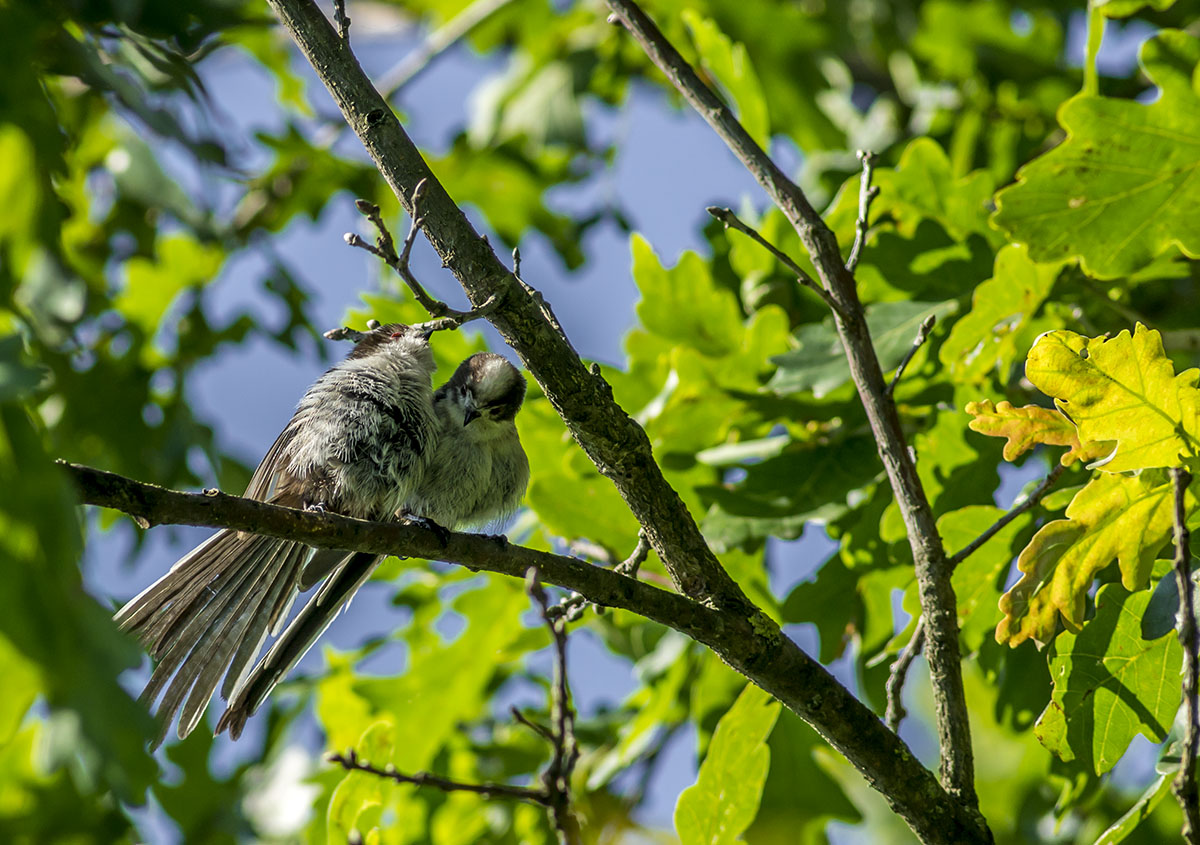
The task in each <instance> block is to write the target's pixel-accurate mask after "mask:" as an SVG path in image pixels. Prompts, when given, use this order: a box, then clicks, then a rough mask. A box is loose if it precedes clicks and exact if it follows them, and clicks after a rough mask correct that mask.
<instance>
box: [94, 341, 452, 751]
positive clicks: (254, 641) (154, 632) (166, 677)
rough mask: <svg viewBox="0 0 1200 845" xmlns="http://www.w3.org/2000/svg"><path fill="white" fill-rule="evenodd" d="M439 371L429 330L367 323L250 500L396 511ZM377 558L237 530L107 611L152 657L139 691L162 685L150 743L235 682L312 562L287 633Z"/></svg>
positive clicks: (252, 488)
mask: <svg viewBox="0 0 1200 845" xmlns="http://www.w3.org/2000/svg"><path fill="white" fill-rule="evenodd" d="M435 368H436V365H435V364H434V361H433V353H432V352H431V350H430V348H429V335H428V332H426V331H421V330H417V329H414V328H412V327H410V326H405V325H401V324H389V325H384V326H377V327H375V328H374V329H372V330H371V331H369V332H366V333H363V334H362V335H361V336H360V339H359V340H358V342H357V344H356V345H355V347H354V349H353V350H352V351H351V352H350V354H349V355H348V356H347V357H346V359H345V360H344V361H342V362H340V363H338V364H336V365H335V366H333V367H332V368H331V369H330V370H329V371H328V372H326V373H325V374H324V375H322V376H321V377H320V378H319V379H317V381H316V382H315V383H314V384H313V385H312V387H310V388H309V389H308V391H307V392H306V393H305V394H304V397H303V398H302V399H301V400H300V403H299V405H298V407H297V409H296V413H295V415H294V416H293V417H292V420H291V422H289V423H288V425H287V427H286V428H284V430H283V433H281V434H280V435H279V437H278V438H277V439H276V440H275V443H274V444H273V445H272V446H271V448H270V450H268V452H267V455H266V457H264V458H263V460H262V462H261V463H260V464H259V465H258V468H257V469H256V470H255V472H254V475H253V476H252V477H251V479H250V484H249V486H248V487H247V488H246V493H245V495H246V497H248V498H251V499H257V500H259V501H266V502H271V503H273V504H277V505H285V506H288V507H294V508H307V509H314V510H329V511H332V512H335V513H340V514H344V515H346V516H353V517H357V518H360V519H370V520H380V519H391V518H392V517H393V516H394V515H395V514H397V513H399V512H402V511H403V510H404V507H405V503H406V502H407V501H408V500H409V499H410V498H411V497H412V495H413V493H414V490H415V487H416V485H417V483H418V482H419V481H420V480H421V479H422V478H423V477H424V475H425V470H426V468H427V467H428V466H429V463H430V461H431V459H432V458H433V456H434V452H435V450H436V443H437V438H438V434H439V430H440V426H441V421H440V417H439V416H438V414H437V413H436V412H435V411H434V405H433V392H432V385H431V379H432V376H433V372H434V369H435ZM380 559H381V558H380V557H379V556H377V555H370V554H362V553H350V552H345V551H336V550H321V551H320V552H314V550H313V549H311V548H310V547H308V546H306V545H305V544H303V543H298V542H292V541H288V540H279V539H276V538H273V537H260V536H257V535H254V534H248V533H245V532H240V531H232V530H224V531H219V532H217V533H216V534H214V535H213V536H212V537H210V538H209V539H208V540H206V541H205V542H203V543H201V544H200V545H199V546H197V547H196V548H195V549H193V550H192V551H191V552H189V553H188V554H186V555H185V556H184V557H183V558H181V559H180V560H179V561H178V562H177V563H176V564H175V565H174V566H173V567H171V570H170V571H169V572H168V573H167V574H166V575H164V576H163V577H162V578H160V579H159V580H158V581H156V582H155V583H154V584H152V585H151V586H150V587H148V588H147V589H146V590H144V591H143V592H142V593H141V594H139V595H138V596H136V597H135V598H133V599H132V600H130V601H129V603H128V604H126V605H125V606H124V607H123V608H122V609H121V610H120V611H119V612H118V613H117V614H116V617H115V619H116V621H117V623H118V624H119V625H120V626H121V628H122V629H124V630H126V631H130V632H132V633H134V634H136V635H137V636H138V638H139V639H140V641H141V642H142V644H143V645H144V646H145V647H146V648H147V650H148V651H149V652H150V654H151V655H152V656H153V657H154V658H156V659H157V660H158V664H157V665H156V666H155V669H154V672H153V674H152V676H151V678H150V682H149V683H148V684H147V685H146V689H145V691H144V692H143V693H142V699H143V700H144V701H145V702H146V703H147V704H152V703H153V702H154V701H155V699H157V698H158V696H159V695H160V694H162V695H163V698H162V701H161V703H160V704H159V706H158V716H159V720H160V724H161V729H160V734H159V736H158V738H157V740H156V741H155V743H154V744H155V745H156V746H157V745H159V744H161V742H162V740H163V738H164V737H165V736H166V732H167V730H168V729H169V727H170V724H171V722H172V721H173V720H174V718H175V715H176V714H177V713H178V714H179V728H178V735H179V737H180V738H181V739H182V738H184V737H186V736H187V735H188V734H189V733H191V731H192V730H193V729H194V728H195V727H196V725H197V724H198V723H199V721H200V719H201V717H202V716H203V714H204V710H205V708H206V706H207V704H208V701H209V699H210V698H211V697H212V694H213V692H214V691H215V690H216V687H217V684H218V682H219V681H220V679H221V677H222V675H224V683H223V685H222V687H221V694H222V696H223V697H225V698H226V699H229V698H230V697H234V698H237V697H238V696H239V695H241V694H242V693H243V689H244V686H245V683H246V680H247V677H246V673H247V670H248V669H249V667H250V666H251V665H252V663H253V661H254V659H255V658H256V657H257V655H258V652H259V650H260V649H261V648H262V645H263V643H264V642H265V641H266V638H267V636H268V635H274V634H277V633H279V629H280V628H281V627H282V626H283V623H284V622H285V621H286V619H287V616H288V611H289V610H290V608H291V605H292V602H293V601H294V599H295V597H296V595H297V593H298V592H299V591H301V590H303V589H307V588H308V587H311V586H312V585H313V584H314V583H315V581H316V580H318V577H316V576H314V575H313V574H310V572H309V568H310V567H311V568H313V570H314V571H315V572H316V573H318V574H319V575H325V574H328V575H329V577H328V580H327V581H326V583H325V584H324V585H323V587H322V589H321V590H319V591H318V593H317V595H316V597H315V598H314V599H312V600H311V601H310V602H309V604H308V606H306V607H305V608H304V610H303V611H302V612H301V614H300V615H299V616H298V617H297V619H296V620H295V622H293V624H292V625H291V626H289V630H290V629H291V628H295V627H296V623H303V625H305V626H308V627H309V628H313V627H314V626H315V628H314V630H306V632H305V633H306V634H311V636H308V637H307V639H308V642H309V643H310V644H311V642H313V641H315V640H316V638H317V637H318V636H319V635H320V633H321V631H323V630H324V629H325V627H327V626H328V624H329V622H330V621H332V619H333V617H334V616H336V614H337V611H338V610H339V609H340V607H341V605H342V603H343V602H344V600H345V599H347V598H348V597H349V596H350V595H352V594H353V593H354V591H355V590H356V589H358V587H359V586H360V585H361V584H362V583H363V582H364V581H365V580H366V579H367V577H368V576H369V575H370V573H371V571H372V570H373V569H374V567H375V566H376V564H377V563H378V562H379V560H380ZM293 638H294V635H293ZM301 653H302V652H301ZM299 657H300V655H296V657H295V659H296V660H298V659H299ZM292 662H293V663H294V661H292ZM287 668H290V665H289V666H288V667H287ZM286 671H287V669H286V668H285V669H284V672H286ZM164 689H165V693H164ZM264 696H265V693H264ZM240 728H241V725H240V723H239V724H238V725H237V729H236V730H235V731H234V732H233V735H234V737H235V738H236V736H237V734H238V733H240Z"/></svg>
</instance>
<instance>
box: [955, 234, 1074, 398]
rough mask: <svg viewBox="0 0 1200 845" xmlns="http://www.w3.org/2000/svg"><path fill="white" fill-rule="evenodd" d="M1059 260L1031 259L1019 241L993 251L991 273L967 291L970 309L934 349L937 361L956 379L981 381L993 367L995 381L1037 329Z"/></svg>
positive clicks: (1005, 376)
mask: <svg viewBox="0 0 1200 845" xmlns="http://www.w3.org/2000/svg"><path fill="white" fill-rule="evenodd" d="M1061 269H1062V265H1061V264H1035V263H1034V262H1033V261H1030V260H1029V256H1028V254H1027V253H1026V250H1025V248H1024V247H1023V246H1012V245H1009V246H1006V247H1004V248H1003V249H1001V250H1000V252H998V253H997V254H996V263H995V270H994V272H993V274H992V277H991V278H990V279H988V280H987V281H985V282H983V283H982V284H981V285H979V286H978V287H977V288H975V293H974V295H972V297H971V310H970V311H969V312H967V314H966V315H964V316H963V317H962V318H961V319H960V320H958V321H956V322H955V323H954V326H953V328H951V329H950V335H949V337H947V338H946V342H945V343H943V344H942V348H941V349H940V350H939V352H938V359H939V360H940V361H941V362H942V365H943V366H945V367H948V368H949V370H950V372H951V374H952V375H953V376H954V377H955V378H956V379H960V380H965V381H970V382H972V383H976V384H978V383H981V382H983V381H985V380H987V379H988V378H989V377H990V376H991V375H992V374H993V373H995V375H996V376H998V377H999V379H1000V383H1001V384H1006V383H1007V382H1008V375H1009V372H1010V370H1011V369H1012V365H1013V362H1014V361H1015V360H1016V358H1017V356H1018V355H1019V354H1021V353H1023V352H1024V351H1025V350H1026V349H1028V348H1029V347H1030V345H1032V343H1033V341H1034V338H1035V337H1037V335H1038V334H1039V333H1040V331H1041V329H1042V328H1049V326H1042V327H1039V323H1040V322H1043V321H1039V320H1037V319H1035V315H1036V314H1037V313H1038V311H1039V310H1040V309H1041V307H1042V303H1043V302H1045V301H1046V297H1047V296H1049V295H1050V290H1051V288H1053V287H1054V281H1055V279H1057V278H1058V274H1059V271H1060V270H1061Z"/></svg>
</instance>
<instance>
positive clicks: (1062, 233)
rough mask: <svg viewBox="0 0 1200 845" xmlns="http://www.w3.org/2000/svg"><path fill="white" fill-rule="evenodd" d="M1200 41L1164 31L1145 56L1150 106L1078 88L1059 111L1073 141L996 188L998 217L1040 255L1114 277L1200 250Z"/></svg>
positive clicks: (1151, 42) (1147, 45) (1036, 256)
mask: <svg viewBox="0 0 1200 845" xmlns="http://www.w3.org/2000/svg"><path fill="white" fill-rule="evenodd" d="M1198 61H1200V40H1197V39H1196V38H1195V37H1194V36H1191V35H1188V34H1186V33H1184V32H1179V31H1173V30H1164V31H1161V32H1159V33H1158V34H1157V35H1156V36H1155V37H1153V38H1151V39H1150V40H1149V41H1147V42H1146V43H1145V44H1144V45H1143V46H1142V51H1141V64H1142V67H1143V69H1144V70H1145V72H1146V75H1147V76H1149V77H1150V79H1151V81H1153V82H1154V84H1156V85H1157V86H1158V87H1159V90H1160V91H1161V96H1160V97H1159V98H1158V99H1157V100H1156V101H1155V102H1153V103H1151V104H1150V105H1142V104H1140V103H1136V102H1132V101H1128V100H1118V99H1110V98H1107V97H1098V96H1094V95H1090V94H1081V95H1079V96H1077V97H1074V98H1072V99H1071V100H1069V101H1068V102H1067V103H1065V104H1064V105H1063V107H1062V108H1061V110H1060V111H1059V121H1060V123H1061V124H1062V126H1063V128H1064V129H1065V130H1066V132H1067V140H1066V141H1064V142H1063V143H1062V144H1060V145H1059V146H1058V147H1056V148H1055V149H1053V150H1051V151H1050V152H1048V153H1046V154H1045V155H1043V156H1041V157H1040V158H1038V159H1037V160H1035V161H1033V162H1032V163H1030V164H1028V165H1026V166H1025V167H1023V168H1021V171H1020V173H1019V174H1018V182H1017V184H1016V185H1013V186H1011V187H1008V188H1005V189H1004V190H1002V191H1001V192H1000V193H999V194H997V196H996V204H997V207H998V210H997V212H996V215H995V218H994V220H995V222H996V225H997V226H999V227H1000V228H1001V229H1003V230H1004V231H1006V232H1007V233H1008V234H1009V235H1010V236H1011V237H1012V238H1013V240H1018V241H1021V242H1023V243H1027V244H1028V245H1029V255H1030V257H1031V258H1032V259H1033V260H1035V261H1060V260H1063V259H1066V258H1071V257H1076V256H1078V258H1079V260H1080V263H1081V265H1082V267H1083V269H1084V270H1085V271H1086V272H1087V273H1088V274H1089V275H1092V276H1095V277H1097V278H1104V279H1115V278H1119V277H1121V276H1126V275H1129V274H1130V273H1132V272H1134V271H1135V270H1138V269H1140V268H1142V267H1144V266H1145V265H1147V264H1149V263H1150V262H1151V261H1152V260H1153V259H1154V258H1155V257H1156V256H1158V255H1159V254H1161V253H1162V252H1163V251H1164V250H1166V249H1168V248H1169V247H1171V246H1178V247H1179V248H1180V249H1181V250H1182V251H1183V252H1184V253H1185V254H1187V255H1190V256H1193V257H1195V256H1198V255H1200V225H1198V224H1197V223H1196V222H1195V218H1194V215H1192V214H1191V213H1190V209H1192V208H1194V207H1195V206H1196V204H1197V203H1198V202H1200V187H1197V184H1198V183H1197V182H1196V180H1195V179H1194V178H1193V177H1194V174H1195V172H1196V168H1197V167H1198V166H1200V141H1198V140H1197V139H1198V138H1200V97H1198V96H1197V92H1196V90H1195V89H1194V88H1193V85H1192V77H1193V74H1194V72H1195V67H1196V64H1197V62H1198Z"/></svg>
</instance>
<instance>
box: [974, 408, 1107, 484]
mask: <svg viewBox="0 0 1200 845" xmlns="http://www.w3.org/2000/svg"><path fill="white" fill-rule="evenodd" d="M966 411H967V413H968V414H970V415H971V416H972V417H973V419H972V420H971V422H970V423H969V425H970V427H971V430H972V431H977V432H979V433H980V434H986V435H988V436H989V437H1003V438H1005V440H1006V442H1005V444H1004V460H1006V461H1015V460H1016V459H1017V458H1019V457H1021V455H1023V454H1025V453H1026V452H1028V451H1029V450H1030V449H1032V448H1034V447H1035V446H1037V445H1039V444H1041V445H1046V446H1070V447H1071V448H1070V449H1068V450H1067V451H1066V452H1064V453H1063V454H1062V456H1061V457H1060V458H1059V462H1060V463H1062V465H1063V466H1065V467H1066V466H1070V465H1071V464H1073V463H1075V462H1076V461H1080V460H1082V461H1091V460H1095V459H1096V458H1100V457H1103V456H1105V455H1107V454H1109V453H1110V452H1112V450H1113V444H1112V443H1110V442H1103V441H1102V442H1098V443H1097V442H1089V443H1088V444H1087V445H1086V446H1085V445H1084V444H1081V443H1080V442H1079V432H1078V430H1077V429H1076V428H1075V424H1074V423H1073V422H1071V421H1070V420H1069V419H1067V418H1066V417H1064V416H1063V415H1062V414H1060V413H1059V412H1058V411H1054V410H1051V409H1050V408H1042V407H1040V406H1038V405H1026V406H1025V407H1023V408H1014V407H1013V405H1012V403H1011V402H1000V403H998V404H993V403H992V401H991V400H990V399H984V400H982V401H980V402H968V403H967V407H966Z"/></svg>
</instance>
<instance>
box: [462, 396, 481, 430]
mask: <svg viewBox="0 0 1200 845" xmlns="http://www.w3.org/2000/svg"><path fill="white" fill-rule="evenodd" d="M479 416H480V415H479V409H478V408H476V407H475V404H474V403H473V402H472V403H469V404H468V405H467V407H466V408H465V409H464V411H463V428H466V427H467V426H469V425H470V424H471V421H472V420H477V419H479Z"/></svg>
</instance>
